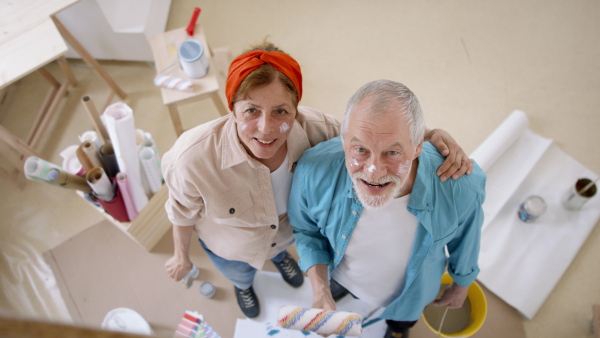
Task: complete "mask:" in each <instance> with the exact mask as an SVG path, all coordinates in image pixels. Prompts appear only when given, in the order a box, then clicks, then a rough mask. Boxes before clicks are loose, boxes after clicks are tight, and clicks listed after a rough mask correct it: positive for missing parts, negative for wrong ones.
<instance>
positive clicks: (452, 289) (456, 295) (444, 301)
mask: <svg viewBox="0 0 600 338" xmlns="http://www.w3.org/2000/svg"><path fill="white" fill-rule="evenodd" d="M468 291H469V287H464V286H460V285H458V284H456V283H452V285H450V286H449V287H448V288H447V289H446V291H444V294H443V295H442V297H441V298H440V299H436V300H434V301H433V305H437V306H448V308H450V309H458V308H460V307H461V306H462V305H463V303H464V302H465V299H467V292H468Z"/></svg>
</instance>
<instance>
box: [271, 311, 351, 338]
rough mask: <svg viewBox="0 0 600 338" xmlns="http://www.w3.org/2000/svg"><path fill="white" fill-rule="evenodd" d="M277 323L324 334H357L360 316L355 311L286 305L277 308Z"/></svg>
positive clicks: (286, 326) (290, 327)
mask: <svg viewBox="0 0 600 338" xmlns="http://www.w3.org/2000/svg"><path fill="white" fill-rule="evenodd" d="M277 324H278V325H279V326H281V327H283V328H286V329H293V330H301V331H310V332H316V333H319V334H324V335H331V334H337V335H342V336H359V335H360V334H361V332H362V318H361V316H360V315H359V314H357V313H352V312H344V311H328V310H322V309H314V308H306V307H299V306H293V305H288V306H284V307H282V308H280V309H279V315H278V316H277Z"/></svg>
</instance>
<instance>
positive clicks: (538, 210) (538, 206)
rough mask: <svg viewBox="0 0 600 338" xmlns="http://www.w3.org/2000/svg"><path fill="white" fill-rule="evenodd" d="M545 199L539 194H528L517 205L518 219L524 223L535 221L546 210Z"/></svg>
mask: <svg viewBox="0 0 600 338" xmlns="http://www.w3.org/2000/svg"><path fill="white" fill-rule="evenodd" d="M546 208H547V206H546V201H544V199H543V198H541V197H540V196H535V195H534V196H529V197H527V198H526V199H525V201H523V203H521V205H520V206H519V211H518V212H517V214H518V215H519V219H520V220H521V221H523V222H525V223H532V222H535V221H536V220H537V219H538V218H540V216H542V215H543V214H544V213H545V212H546Z"/></svg>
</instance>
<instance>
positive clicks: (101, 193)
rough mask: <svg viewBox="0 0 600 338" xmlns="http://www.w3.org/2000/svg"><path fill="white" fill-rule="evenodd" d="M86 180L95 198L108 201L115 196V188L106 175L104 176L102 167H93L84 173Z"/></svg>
mask: <svg viewBox="0 0 600 338" xmlns="http://www.w3.org/2000/svg"><path fill="white" fill-rule="evenodd" d="M86 180H87V184H88V185H89V186H90V188H92V190H93V191H94V195H95V196H96V197H97V198H99V199H101V200H103V201H106V202H110V201H112V200H113V198H115V189H114V187H113V184H112V182H111V181H110V179H109V178H108V176H106V173H105V172H104V169H102V168H99V167H96V168H93V169H92V170H90V171H89V172H88V173H87V174H86Z"/></svg>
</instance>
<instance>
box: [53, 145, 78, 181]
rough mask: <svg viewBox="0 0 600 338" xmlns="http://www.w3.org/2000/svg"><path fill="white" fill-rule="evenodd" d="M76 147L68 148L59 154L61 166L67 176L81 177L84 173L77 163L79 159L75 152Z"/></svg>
mask: <svg viewBox="0 0 600 338" xmlns="http://www.w3.org/2000/svg"><path fill="white" fill-rule="evenodd" d="M78 147H79V146H76V145H72V146H68V147H66V148H65V149H63V151H61V152H60V154H59V155H60V157H62V158H63V163H62V166H63V168H64V169H65V171H66V172H68V173H69V174H73V175H81V174H83V172H84V170H83V166H82V165H81V162H79V158H77V153H76V152H77V148H78Z"/></svg>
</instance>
